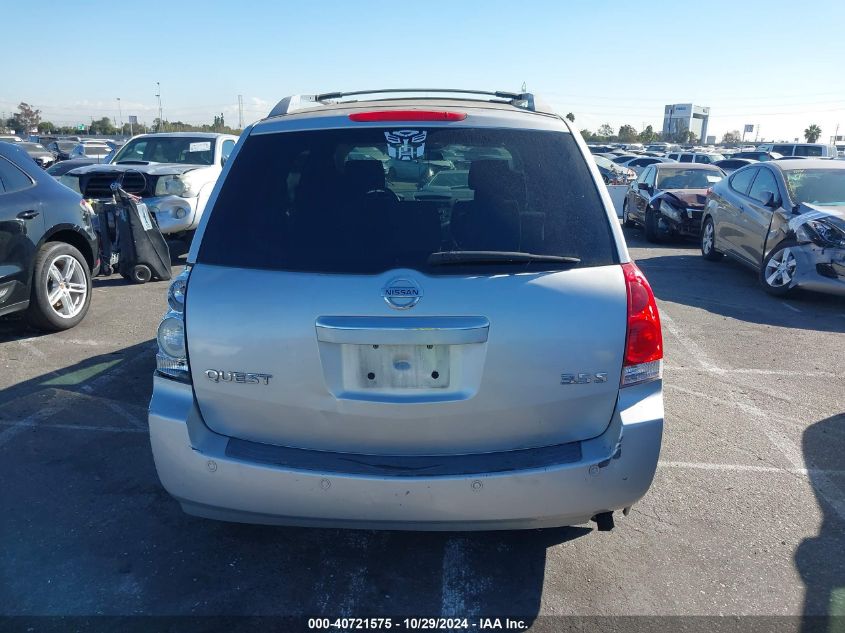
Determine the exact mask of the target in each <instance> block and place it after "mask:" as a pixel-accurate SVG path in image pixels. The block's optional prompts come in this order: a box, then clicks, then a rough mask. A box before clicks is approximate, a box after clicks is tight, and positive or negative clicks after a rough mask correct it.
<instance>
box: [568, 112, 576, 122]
mask: <svg viewBox="0 0 845 633" xmlns="http://www.w3.org/2000/svg"><path fill="white" fill-rule="evenodd" d="M566 118H567V119H569V120H570V122H572V123H575V115H574V114H572V113H571V112H570V113H569V114H567V115H566Z"/></svg>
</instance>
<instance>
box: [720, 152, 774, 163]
mask: <svg viewBox="0 0 845 633" xmlns="http://www.w3.org/2000/svg"><path fill="white" fill-rule="evenodd" d="M730 157H731V158H750V159H752V160H759V161H760V162H765V161H767V160H777V159H778V158H783V154H778V153H777V152H766V151H763V150H756V149H755V150H746V151H744V152H736V153H734V154H731V156H730Z"/></svg>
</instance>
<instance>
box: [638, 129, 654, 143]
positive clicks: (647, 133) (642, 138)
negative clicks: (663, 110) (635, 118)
mask: <svg viewBox="0 0 845 633" xmlns="http://www.w3.org/2000/svg"><path fill="white" fill-rule="evenodd" d="M656 137H657V134H655V133H654V128H653V127H651V126H650V125H646V127H645V129H644V130H643V131H642V132H640V133H639V135H638V136H637V140H638V141H639V142H640V143H653V142H654V139H655V138H656Z"/></svg>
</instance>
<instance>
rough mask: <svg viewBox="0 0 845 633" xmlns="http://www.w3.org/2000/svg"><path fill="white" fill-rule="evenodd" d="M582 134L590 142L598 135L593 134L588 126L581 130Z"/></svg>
mask: <svg viewBox="0 0 845 633" xmlns="http://www.w3.org/2000/svg"><path fill="white" fill-rule="evenodd" d="M581 136H583V137H584V140H585V141H587V142H588V143H590V142H592V141H593V139H594V138H595V136H596V135H595V134H593V133H592V132H590V130H588V129H587V128H584V129H583V130H581Z"/></svg>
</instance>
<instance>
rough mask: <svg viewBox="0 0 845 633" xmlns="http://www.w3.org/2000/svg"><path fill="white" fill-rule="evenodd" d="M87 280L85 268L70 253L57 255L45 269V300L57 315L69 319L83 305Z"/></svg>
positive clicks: (86, 294)
mask: <svg viewBox="0 0 845 633" xmlns="http://www.w3.org/2000/svg"><path fill="white" fill-rule="evenodd" d="M87 296H88V280H87V279H86V277H85V269H84V267H83V266H82V264H80V263H79V262H78V261H77V260H76V259H75V258H74V257H72V256H71V255H59V256H58V257H56V259H54V260H53V261H52V262H51V263H50V267H49V269H48V271H47V301H48V303H49V304H50V307H51V308H52V309H53V312H55V313H56V314H57V315H58V316H59V317H61V318H63V319H71V318H73V317H75V316H76V315H77V314H79V312H80V311H81V310H82V308H83V307H84V306H85V299H86V298H87Z"/></svg>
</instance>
